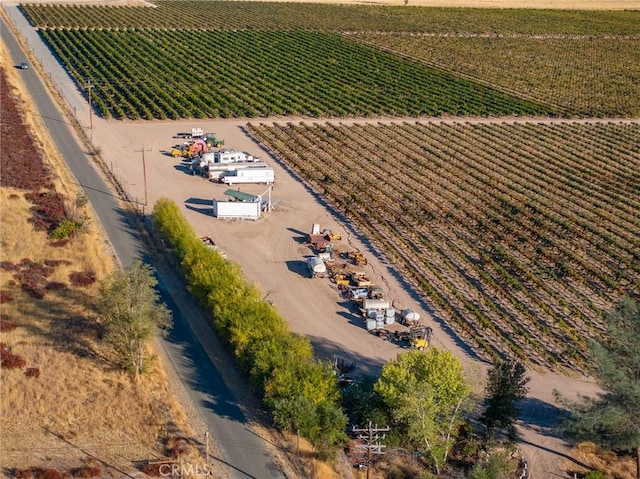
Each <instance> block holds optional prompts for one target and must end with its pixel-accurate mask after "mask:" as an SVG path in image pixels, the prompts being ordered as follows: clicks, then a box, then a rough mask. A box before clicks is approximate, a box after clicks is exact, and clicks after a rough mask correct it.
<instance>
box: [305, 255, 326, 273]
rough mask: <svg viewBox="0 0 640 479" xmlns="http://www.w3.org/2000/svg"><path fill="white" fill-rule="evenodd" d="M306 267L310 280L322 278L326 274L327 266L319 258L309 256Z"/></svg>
mask: <svg viewBox="0 0 640 479" xmlns="http://www.w3.org/2000/svg"><path fill="white" fill-rule="evenodd" d="M307 267H308V268H309V273H311V277H312V278H324V277H325V275H326V274H327V266H326V265H325V264H324V261H322V259H321V258H318V257H317V256H311V257H309V258H307Z"/></svg>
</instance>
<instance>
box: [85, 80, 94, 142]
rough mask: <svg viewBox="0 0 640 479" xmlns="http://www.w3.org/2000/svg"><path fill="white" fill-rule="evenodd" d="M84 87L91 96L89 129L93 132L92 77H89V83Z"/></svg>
mask: <svg viewBox="0 0 640 479" xmlns="http://www.w3.org/2000/svg"><path fill="white" fill-rule="evenodd" d="M84 87H85V89H86V90H87V95H88V98H89V129H90V130H91V132H92V133H93V112H92V110H93V108H92V106H91V89H92V88H93V85H92V84H91V78H88V79H87V84H86V85H85V86H84Z"/></svg>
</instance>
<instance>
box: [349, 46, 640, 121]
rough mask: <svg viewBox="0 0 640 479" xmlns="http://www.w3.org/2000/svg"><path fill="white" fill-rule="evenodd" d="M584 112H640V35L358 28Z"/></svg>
mask: <svg viewBox="0 0 640 479" xmlns="http://www.w3.org/2000/svg"><path fill="white" fill-rule="evenodd" d="M353 37H354V38H359V39H361V40H363V41H366V42H367V43H368V44H372V45H378V46H380V47H382V48H385V49H389V50H390V51H394V52H398V53H402V54H405V55H407V56H410V57H412V58H419V59H421V60H423V61H425V62H426V63H427V64H429V65H433V66H436V67H438V68H442V69H444V70H447V71H451V72H454V73H456V74H465V75H468V76H469V77H471V78H474V79H477V80H481V81H483V82H486V83H487V84H490V85H493V86H496V87H499V88H505V89H510V90H511V91H514V92H518V93H519V94H520V95H526V96H527V97H529V98H537V99H541V100H542V99H543V100H544V101H547V102H551V103H553V104H556V105H560V106H561V107H562V109H563V110H566V111H570V112H572V114H573V115H576V116H585V117H619V118H625V117H634V118H638V117H640V81H638V79H639V78H640V35H638V36H635V37H620V36H616V37H592V36H577V37H576V36H571V35H566V36H560V37H556V36H547V37H545V36H542V37H540V36H536V37H522V36H516V37H514V36H499V35H492V36H484V37H478V36H471V37H470V36H459V37H457V36H433V35H428V36H427V35H422V36H416V35H406V34H389V35H381V34H378V33H358V34H355V35H353Z"/></svg>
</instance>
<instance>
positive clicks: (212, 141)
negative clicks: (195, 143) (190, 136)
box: [202, 133, 224, 148]
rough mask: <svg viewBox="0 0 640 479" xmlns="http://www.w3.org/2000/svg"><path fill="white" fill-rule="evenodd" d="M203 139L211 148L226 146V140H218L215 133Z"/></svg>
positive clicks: (208, 134) (206, 135)
mask: <svg viewBox="0 0 640 479" xmlns="http://www.w3.org/2000/svg"><path fill="white" fill-rule="evenodd" d="M202 139H203V140H204V142H205V143H206V144H207V146H208V147H209V148H222V145H224V140H221V139H220V138H216V134H215V133H206V134H205V135H204V136H203V138H202Z"/></svg>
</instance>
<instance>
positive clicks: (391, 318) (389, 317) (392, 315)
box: [384, 308, 396, 324]
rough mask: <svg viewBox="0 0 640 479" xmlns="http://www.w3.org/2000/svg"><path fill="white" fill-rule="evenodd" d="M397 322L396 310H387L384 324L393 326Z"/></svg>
mask: <svg viewBox="0 0 640 479" xmlns="http://www.w3.org/2000/svg"><path fill="white" fill-rule="evenodd" d="M395 322H396V310H395V309H393V308H387V309H386V310H385V312H384V324H393V323H395Z"/></svg>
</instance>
